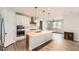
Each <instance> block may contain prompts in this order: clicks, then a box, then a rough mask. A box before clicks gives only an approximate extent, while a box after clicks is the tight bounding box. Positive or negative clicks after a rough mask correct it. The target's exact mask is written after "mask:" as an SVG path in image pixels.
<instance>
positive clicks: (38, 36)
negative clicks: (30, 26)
mask: <svg viewBox="0 0 79 59" xmlns="http://www.w3.org/2000/svg"><path fill="white" fill-rule="evenodd" d="M26 36H27V39H26V40H27V48H28V50H33V49H34V48H37V47H39V46H40V45H42V44H44V43H46V42H48V41H50V40H51V39H52V31H47V30H46V31H37V32H29V33H27V35H26Z"/></svg>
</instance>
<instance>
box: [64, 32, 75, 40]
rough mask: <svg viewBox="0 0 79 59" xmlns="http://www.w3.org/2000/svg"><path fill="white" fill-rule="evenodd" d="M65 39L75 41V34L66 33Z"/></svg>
mask: <svg viewBox="0 0 79 59" xmlns="http://www.w3.org/2000/svg"><path fill="white" fill-rule="evenodd" d="M64 39H67V40H74V33H73V32H64Z"/></svg>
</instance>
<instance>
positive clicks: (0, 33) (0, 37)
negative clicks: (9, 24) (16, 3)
mask: <svg viewBox="0 0 79 59" xmlns="http://www.w3.org/2000/svg"><path fill="white" fill-rule="evenodd" d="M4 33H5V29H4V20H3V19H2V18H1V16H0V51H3V50H4V40H5V34H4Z"/></svg>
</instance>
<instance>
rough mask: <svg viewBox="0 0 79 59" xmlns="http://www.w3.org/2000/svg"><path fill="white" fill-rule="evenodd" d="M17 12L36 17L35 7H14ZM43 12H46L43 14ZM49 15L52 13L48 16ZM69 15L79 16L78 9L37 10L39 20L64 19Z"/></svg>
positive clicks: (50, 8)
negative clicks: (64, 16) (75, 14)
mask: <svg viewBox="0 0 79 59" xmlns="http://www.w3.org/2000/svg"><path fill="white" fill-rule="evenodd" d="M12 8H13V9H14V10H15V11H16V12H20V13H23V14H25V15H29V16H35V8H34V7H12ZM43 10H45V12H44V13H43ZM48 13H50V14H49V15H48ZM67 13H77V14H79V8H78V7H38V8H37V17H38V18H46V19H48V18H52V19H53V18H56V19H57V18H62V17H63V15H65V14H67Z"/></svg>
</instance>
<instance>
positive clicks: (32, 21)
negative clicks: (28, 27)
mask: <svg viewBox="0 0 79 59" xmlns="http://www.w3.org/2000/svg"><path fill="white" fill-rule="evenodd" d="M34 9H35V16H34V17H31V22H30V24H36V22H35V20H36V19H37V7H34Z"/></svg>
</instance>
